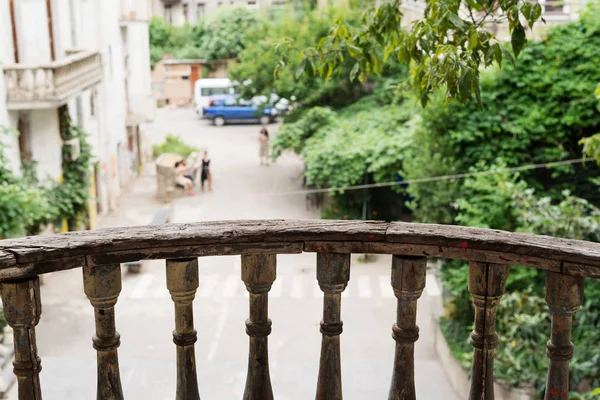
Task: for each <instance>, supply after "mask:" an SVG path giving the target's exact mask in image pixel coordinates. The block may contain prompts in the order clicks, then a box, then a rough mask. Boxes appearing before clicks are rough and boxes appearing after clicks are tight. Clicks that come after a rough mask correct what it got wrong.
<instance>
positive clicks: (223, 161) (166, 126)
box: [11, 110, 456, 400]
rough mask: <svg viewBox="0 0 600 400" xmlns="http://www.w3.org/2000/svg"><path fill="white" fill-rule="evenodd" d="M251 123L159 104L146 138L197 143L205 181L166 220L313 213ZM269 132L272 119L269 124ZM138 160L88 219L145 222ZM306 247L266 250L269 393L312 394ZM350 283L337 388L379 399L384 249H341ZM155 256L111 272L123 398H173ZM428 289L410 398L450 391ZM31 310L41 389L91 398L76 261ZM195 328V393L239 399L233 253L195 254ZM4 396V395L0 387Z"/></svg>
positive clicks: (87, 316) (313, 316)
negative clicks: (366, 252)
mask: <svg viewBox="0 0 600 400" xmlns="http://www.w3.org/2000/svg"><path fill="white" fill-rule="evenodd" d="M258 129H259V126H258V125H228V126H225V127H222V128H216V127H213V126H210V125H208V123H207V122H204V121H200V120H198V119H197V118H196V116H195V114H194V112H193V111H191V110H159V112H158V114H157V118H156V121H155V122H154V123H153V124H151V125H150V126H148V127H147V128H146V131H145V135H146V137H147V138H148V139H149V140H150V142H152V143H158V142H160V141H161V140H162V139H163V138H164V136H165V135H166V134H168V133H175V134H179V135H180V136H181V138H182V139H183V140H185V141H186V142H188V143H189V144H192V145H194V146H198V147H202V148H207V149H208V151H209V154H210V158H211V160H212V161H211V170H212V173H213V192H212V193H199V194H198V195H197V196H193V197H185V198H181V199H178V200H176V201H175V202H174V203H173V204H172V207H173V213H174V214H173V216H174V219H173V222H192V221H206V220H221V219H250V218H252V219H257V218H318V212H316V211H307V210H306V208H305V204H304V197H303V196H302V195H281V194H280V193H281V192H285V191H291V190H298V189H301V182H302V176H301V174H302V169H303V166H302V162H301V160H299V159H298V158H297V157H296V156H293V155H285V156H284V157H282V158H281V159H280V160H278V161H277V163H275V164H272V165H271V166H268V167H267V166H261V165H259V158H258V141H257V134H258ZM269 129H270V131H271V133H272V134H274V133H275V131H276V126H275V125H271V126H270V127H269ZM151 172H152V171H151V170H148V171H146V172H145V173H144V175H143V176H142V177H140V178H139V179H138V180H137V181H136V182H135V183H134V184H132V186H131V188H129V191H128V192H127V193H126V194H125V195H124V196H123V197H122V198H121V200H120V204H119V206H120V207H119V209H118V210H117V211H116V212H114V213H112V214H110V215H107V216H105V217H103V218H102V219H101V220H100V221H99V225H100V227H108V226H127V225H140V224H145V223H147V222H148V221H149V220H150V219H151V217H152V215H153V213H154V212H155V211H156V210H157V209H158V208H159V207H160V206H161V204H160V203H158V202H157V201H156V200H155V199H154V197H153V195H154V193H155V180H154V177H153V175H152V173H151ZM315 259H316V257H315V255H314V254H301V255H281V256H278V259H277V261H278V266H277V280H276V283H275V285H274V287H273V289H272V291H271V293H270V295H269V297H270V299H271V300H270V302H269V313H270V318H271V319H272V321H273V332H272V334H271V335H270V336H269V357H270V367H271V378H272V383H273V391H274V393H275V398H277V399H284V400H285V399H287V400H292V399H294V400H295V399H298V400H301V399H309V398H314V395H315V388H316V380H317V379H316V378H317V367H318V360H319V351H320V339H321V335H320V333H319V321H320V319H321V315H322V294H321V292H320V291H319V289H318V285H317V282H316V279H315ZM352 261H353V266H352V270H351V271H352V272H351V278H350V283H349V286H348V288H347V289H346V291H345V292H344V295H343V296H342V298H343V300H342V319H343V321H344V333H343V334H342V340H341V342H342V382H343V389H344V397H345V398H346V399H350V400H352V399H356V400H359V399H360V400H363V399H383V398H387V391H388V388H389V383H390V378H391V374H392V363H393V355H394V342H393V340H392V338H391V326H392V323H393V322H394V320H395V312H396V301H395V299H394V297H393V293H392V289H391V287H390V284H389V274H390V264H391V257H390V256H379V257H377V259H376V261H374V262H369V263H361V262H360V261H359V259H358V256H353V259H352ZM164 268H165V267H164V261H152V262H148V263H145V264H144V267H143V269H142V272H141V273H140V274H135V275H132V274H127V273H126V272H125V271H124V273H123V290H122V292H121V296H120V298H119V301H118V303H117V306H116V315H117V317H116V319H117V321H116V324H117V330H118V331H119V332H120V334H121V347H120V348H119V356H120V366H121V378H122V383H123V389H124V394H125V398H127V399H144V400H152V399H156V400H164V399H173V398H174V397H175V377H176V375H175V371H176V366H175V346H174V344H173V342H172V336H171V335H172V330H173V328H174V318H173V304H172V301H171V299H170V297H169V295H168V292H167V290H166V284H165V270H164ZM439 295H440V289H439V287H438V286H437V285H435V281H434V280H433V279H429V282H428V286H427V289H426V291H425V292H424V294H423V297H422V299H421V300H420V301H419V314H418V323H419V326H420V328H421V339H420V340H419V341H418V342H417V344H416V366H415V369H416V370H415V374H416V384H417V392H418V394H419V396H418V397H419V398H420V399H450V400H453V399H455V398H456V397H455V396H454V394H453V393H452V390H451V389H450V387H449V385H448V383H447V380H446V378H445V375H444V373H443V371H442V370H441V367H440V365H439V364H438V362H437V361H436V360H435V358H434V355H433V352H432V350H431V345H430V342H429V337H428V332H429V320H430V313H431V312H432V310H433V309H434V308H436V306H437V304H438V303H439ZM42 303H43V313H42V318H41V322H40V324H39V326H38V329H37V334H38V347H39V352H40V356H41V358H42V366H43V370H42V373H41V380H42V388H43V393H44V399H46V400H55V399H56V400H66V399H77V400H80V399H92V398H94V397H95V388H96V384H95V375H96V369H95V365H96V355H95V351H94V350H93V348H92V340H91V338H92V335H93V332H94V319H93V309H92V307H91V306H90V304H89V302H88V301H87V299H86V298H85V296H84V294H83V284H82V278H81V271H80V270H71V271H64V272H61V273H55V274H52V275H50V276H47V277H45V281H44V285H43V287H42ZM194 310H195V314H194V317H195V325H196V329H197V331H198V342H197V343H196V357H197V368H198V381H199V385H200V395H201V397H202V398H203V399H205V400H206V399H209V400H210V399H240V398H241V397H242V392H243V388H244V383H245V378H246V364H247V354H248V339H247V336H246V333H245V326H244V321H245V319H246V318H247V314H248V299H247V295H246V290H245V287H244V285H243V283H242V282H241V280H240V258H239V257H233V256H231V257H206V258H201V259H200V287H199V289H198V293H197V296H196V301H195V302H194ZM11 398H14V399H16V395H15V396H14V397H11Z"/></svg>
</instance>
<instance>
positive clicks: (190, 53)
mask: <svg viewBox="0 0 600 400" xmlns="http://www.w3.org/2000/svg"><path fill="white" fill-rule="evenodd" d="M148 30H149V36H150V64H151V66H152V68H154V65H155V64H156V63H157V62H158V61H160V59H161V58H162V56H163V55H165V54H171V55H173V56H175V57H177V58H182V59H183V58H201V53H200V51H199V49H198V48H197V47H196V46H194V43H193V40H192V38H193V35H194V31H195V27H194V28H193V27H191V26H190V25H188V24H186V25H184V26H181V27H178V26H172V25H170V24H169V23H168V22H166V21H165V20H164V19H162V18H160V17H152V20H151V21H150V25H149V27H148Z"/></svg>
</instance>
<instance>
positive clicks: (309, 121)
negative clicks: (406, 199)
mask: <svg viewBox="0 0 600 400" xmlns="http://www.w3.org/2000/svg"><path fill="white" fill-rule="evenodd" d="M373 97H375V98H377V95H373V96H367V97H365V98H364V99H362V100H360V101H359V102H357V103H356V104H354V105H353V106H351V107H347V108H345V109H343V110H341V111H339V112H338V113H335V112H333V111H331V110H329V109H327V108H318V107H317V108H312V109H310V110H309V111H307V112H306V113H305V114H304V115H303V116H302V117H301V118H300V119H299V120H298V121H296V122H294V123H289V124H286V125H284V127H283V128H282V130H281V131H280V133H279V134H278V135H277V137H276V138H275V140H274V144H273V148H274V152H273V153H274V155H275V157H277V156H278V155H279V154H280V153H281V151H282V150H284V149H289V150H293V151H296V152H297V153H299V154H300V155H302V157H303V159H304V162H305V164H306V171H305V174H306V177H307V181H308V183H309V184H314V185H316V186H317V187H330V188H342V187H345V186H350V185H354V184H356V183H362V182H363V181H364V179H365V175H369V176H372V177H373V179H374V181H375V182H389V181H390V180H393V179H394V176H395V174H396V172H397V171H399V170H400V169H401V168H402V161H403V158H404V154H406V152H405V149H406V148H408V146H409V145H410V144H411V136H412V132H413V130H414V126H415V124H416V121H415V119H414V118H413V116H414V114H415V105H413V104H411V103H410V102H409V101H406V102H404V103H402V105H401V106H400V107H399V106H397V105H395V104H391V105H385V106H380V107H377V108H375V107H376V105H377V102H376V100H375V101H374V99H373Z"/></svg>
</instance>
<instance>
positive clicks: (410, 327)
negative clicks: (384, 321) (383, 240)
mask: <svg viewBox="0 0 600 400" xmlns="http://www.w3.org/2000/svg"><path fill="white" fill-rule="evenodd" d="M426 273H427V258H426V257H407V256H398V255H395V256H394V257H393V258H392V279H391V282H392V288H393V289H394V295H395V296H396V298H397V299H398V306H397V314H396V323H395V324H394V326H393V327H392V337H393V338H394V340H395V341H396V353H395V357H394V372H393V375H392V384H391V386H390V393H389V396H388V399H389V400H415V398H416V394H415V342H416V341H417V339H418V338H419V327H418V326H417V300H418V299H419V297H421V293H423V289H424V288H425V275H426Z"/></svg>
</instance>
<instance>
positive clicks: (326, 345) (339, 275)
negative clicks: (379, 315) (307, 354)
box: [315, 253, 350, 400]
mask: <svg viewBox="0 0 600 400" xmlns="http://www.w3.org/2000/svg"><path fill="white" fill-rule="evenodd" d="M349 279H350V254H336V253H318V254H317V281H318V282H319V287H320V288H321V290H322V291H323V319H322V320H321V334H322V339H321V356H320V359H319V377H318V379H317V395H316V397H315V398H316V400H341V399H342V366H341V354H340V335H341V334H342V330H343V328H342V327H343V323H342V320H341V305H342V304H341V302H342V298H341V297H342V296H341V294H342V292H343V291H344V289H345V288H346V285H348V280H349Z"/></svg>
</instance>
